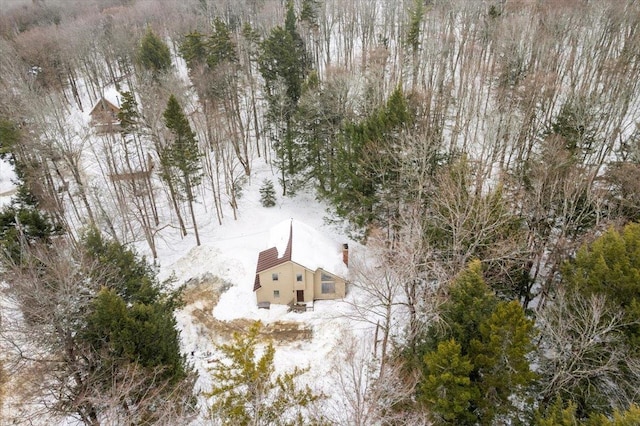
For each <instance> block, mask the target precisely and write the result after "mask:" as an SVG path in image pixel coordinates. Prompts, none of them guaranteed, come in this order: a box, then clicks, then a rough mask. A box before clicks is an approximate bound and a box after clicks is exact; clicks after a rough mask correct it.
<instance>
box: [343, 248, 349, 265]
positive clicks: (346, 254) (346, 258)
mask: <svg viewBox="0 0 640 426" xmlns="http://www.w3.org/2000/svg"><path fill="white" fill-rule="evenodd" d="M342 261H343V262H344V264H345V265H347V266H349V244H347V243H344V244H343V245H342Z"/></svg>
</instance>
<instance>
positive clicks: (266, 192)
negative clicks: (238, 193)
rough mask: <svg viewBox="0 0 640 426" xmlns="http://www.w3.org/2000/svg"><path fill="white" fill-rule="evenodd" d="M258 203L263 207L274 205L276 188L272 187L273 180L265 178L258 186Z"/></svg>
mask: <svg viewBox="0 0 640 426" xmlns="http://www.w3.org/2000/svg"><path fill="white" fill-rule="evenodd" d="M260 204H262V206H263V207H273V206H275V205H276V190H275V189H274V188H273V182H272V181H271V180H268V179H265V180H264V182H262V187H260Z"/></svg>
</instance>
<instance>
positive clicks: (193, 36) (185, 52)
mask: <svg viewBox="0 0 640 426" xmlns="http://www.w3.org/2000/svg"><path fill="white" fill-rule="evenodd" d="M204 37H205V36H204V34H202V33H201V32H199V31H192V32H190V33H189V34H187V35H186V36H185V37H184V40H183V41H182V43H180V49H179V51H180V55H181V56H182V57H183V58H184V60H185V62H186V63H187V67H188V68H189V71H190V72H193V71H194V70H195V69H196V68H197V67H198V66H199V65H202V64H203V63H204V62H205V61H206V57H207V46H206V42H205V41H204Z"/></svg>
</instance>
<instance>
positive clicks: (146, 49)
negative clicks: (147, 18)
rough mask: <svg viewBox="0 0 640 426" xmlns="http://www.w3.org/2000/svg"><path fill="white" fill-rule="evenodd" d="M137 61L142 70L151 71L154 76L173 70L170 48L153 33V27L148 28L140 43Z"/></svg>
mask: <svg viewBox="0 0 640 426" xmlns="http://www.w3.org/2000/svg"><path fill="white" fill-rule="evenodd" d="M136 59H137V62H138V64H140V66H142V68H144V69H145V70H148V71H151V72H152V73H153V74H154V75H158V74H159V73H161V72H164V71H167V70H168V69H169V68H171V52H170V51H169V46H167V44H166V43H165V42H163V41H162V40H161V39H160V38H159V37H158V36H157V35H156V34H155V33H154V32H153V30H152V29H151V27H147V31H146V32H145V34H144V36H143V37H142V40H141V41H140V47H139V48H138V52H137V57H136Z"/></svg>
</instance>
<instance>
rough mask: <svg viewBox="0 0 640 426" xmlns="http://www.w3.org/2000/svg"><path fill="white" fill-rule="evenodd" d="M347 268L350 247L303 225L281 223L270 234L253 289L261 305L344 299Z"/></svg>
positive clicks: (290, 221) (259, 259) (257, 269)
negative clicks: (334, 241)
mask: <svg viewBox="0 0 640 426" xmlns="http://www.w3.org/2000/svg"><path fill="white" fill-rule="evenodd" d="M347 265H348V247H347V245H346V244H343V245H340V244H336V243H333V242H332V241H331V240H330V239H329V238H327V237H326V236H325V235H324V234H322V233H321V232H319V231H318V230H316V229H314V228H312V227H310V226H308V225H305V224H303V223H301V222H299V221H294V220H293V219H291V220H286V221H284V222H281V223H279V224H278V225H276V226H274V227H273V228H272V229H271V231H270V239H269V248H268V249H266V250H264V251H261V252H260V254H259V255H258V264H257V267H256V276H255V281H254V285H253V291H254V292H255V294H256V300H257V302H258V305H259V306H268V305H269V304H271V303H274V304H282V305H302V304H309V303H311V302H313V301H314V300H331V299H341V298H344V296H345V293H346V277H347V272H348V270H347Z"/></svg>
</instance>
